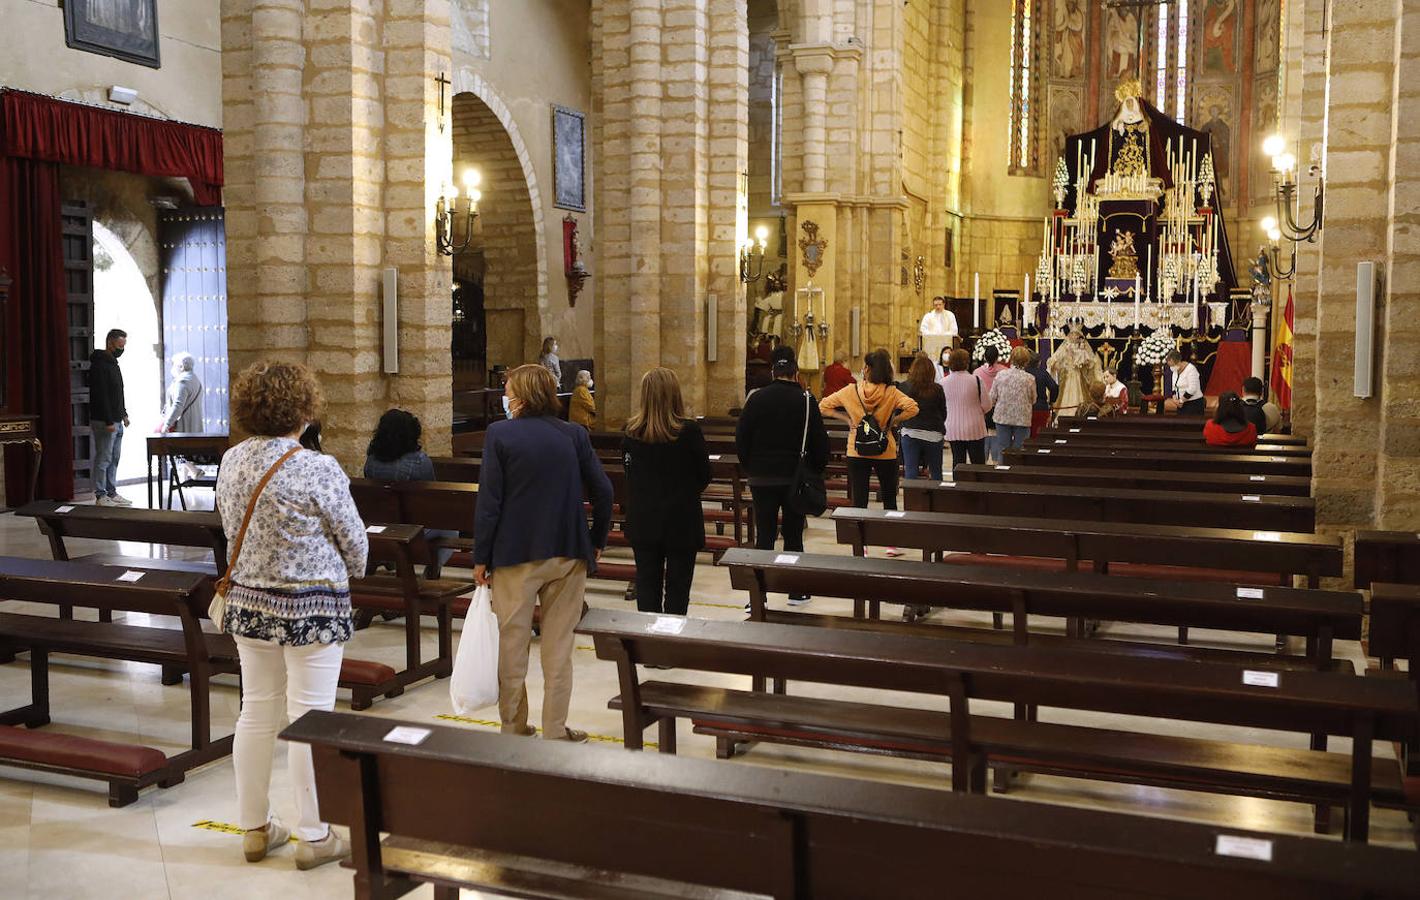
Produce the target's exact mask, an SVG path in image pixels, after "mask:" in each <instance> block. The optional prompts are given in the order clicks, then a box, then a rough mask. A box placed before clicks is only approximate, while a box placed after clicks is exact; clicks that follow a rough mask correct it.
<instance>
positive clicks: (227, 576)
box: [217, 444, 301, 594]
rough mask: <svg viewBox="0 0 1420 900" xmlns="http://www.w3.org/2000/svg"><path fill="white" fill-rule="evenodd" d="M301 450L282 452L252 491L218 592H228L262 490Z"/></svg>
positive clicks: (218, 582)
mask: <svg viewBox="0 0 1420 900" xmlns="http://www.w3.org/2000/svg"><path fill="white" fill-rule="evenodd" d="M300 450H301V445H300V444H297V445H296V446H294V447H292V448H291V449H290V450H287V451H286V452H285V453H283V454H281V458H280V459H278V460H277V461H276V462H274V463H272V464H271V468H269V469H267V470H266V474H265V475H263V476H261V480H260V481H258V482H257V483H256V490H254V491H252V492H251V499H250V500H248V501H247V511H246V515H244V516H242V527H241V528H239V529H237V541H236V543H234V544H233V545H232V555H231V556H230V557H228V558H227V571H225V572H223V573H222V577H221V578H219V579H217V593H219V594H225V593H227V588H228V587H230V586H231V583H232V573H233V572H234V571H236V568H237V557H239V556H241V555H242V541H243V540H245V539H246V536H247V526H248V525H250V524H251V514H252V512H254V511H255V510H256V501H257V500H258V499H260V497H261V492H262V491H263V490H265V489H266V483H267V482H268V481H270V480H271V476H273V475H275V474H276V470H277V469H279V468H281V467H282V466H283V465H285V463H286V460H288V459H290V458H291V457H293V456H295V455H296V454H297V453H299V452H300Z"/></svg>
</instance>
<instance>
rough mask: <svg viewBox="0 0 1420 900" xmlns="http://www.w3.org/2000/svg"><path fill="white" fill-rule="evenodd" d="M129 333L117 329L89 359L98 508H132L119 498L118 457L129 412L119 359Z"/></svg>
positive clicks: (128, 502)
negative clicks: (124, 401) (124, 395)
mask: <svg viewBox="0 0 1420 900" xmlns="http://www.w3.org/2000/svg"><path fill="white" fill-rule="evenodd" d="M127 343H128V332H126V331H121V330H120V329H117V328H115V329H113V330H111V331H110V332H109V333H108V336H107V337H106V338H104V347H103V349H102V350H95V351H94V352H93V355H92V356H90V357H89V424H90V425H92V426H93V429H94V503H95V505H97V506H132V505H133V503H132V501H129V500H125V499H124V498H123V497H120V496H119V495H118V456H119V452H120V450H122V448H123V429H124V428H126V427H127V426H128V408H127V407H126V406H125V405H124V403H123V372H121V371H119V368H118V358H119V357H120V356H122V355H123V345H124V344H127Z"/></svg>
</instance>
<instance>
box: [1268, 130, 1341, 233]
mask: <svg viewBox="0 0 1420 900" xmlns="http://www.w3.org/2000/svg"><path fill="white" fill-rule="evenodd" d="M1262 152H1264V153H1266V154H1267V155H1268V156H1270V157H1272V181H1273V184H1275V185H1276V187H1277V198H1276V201H1277V217H1276V219H1275V220H1274V221H1275V226H1274V227H1275V228H1276V230H1277V231H1279V232H1280V233H1281V236H1282V237H1285V238H1286V239H1287V240H1289V241H1292V242H1294V243H1296V242H1300V241H1307V242H1308V243H1311V242H1314V241H1315V240H1316V235H1317V232H1319V231H1321V228H1322V221H1323V213H1322V209H1323V207H1324V205H1325V201H1326V179H1325V178H1323V177H1322V175H1321V167H1320V166H1317V165H1313V166H1311V167H1309V168H1308V170H1307V171H1308V173H1309V174H1310V175H1312V176H1313V177H1314V178H1316V190H1315V191H1314V192H1313V194H1312V220H1311V222H1309V223H1308V224H1306V225H1298V224H1297V219H1296V216H1295V214H1294V213H1293V212H1292V209H1293V206H1294V204H1295V201H1296V195H1297V157H1295V156H1294V155H1292V154H1291V153H1289V152H1287V139H1286V138H1284V137H1282V136H1281V135H1280V134H1274V135H1272V136H1271V137H1269V138H1268V139H1267V140H1265V141H1263V142H1262Z"/></svg>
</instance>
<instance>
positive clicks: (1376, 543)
mask: <svg viewBox="0 0 1420 900" xmlns="http://www.w3.org/2000/svg"><path fill="white" fill-rule="evenodd" d="M1355 550H1356V566H1355V569H1356V571H1355V579H1356V582H1355V583H1356V587H1358V588H1368V587H1370V586H1371V583H1372V582H1376V581H1389V582H1395V583H1399V584H1420V534H1416V533H1415V532H1413V531H1358V532H1356V547H1355Z"/></svg>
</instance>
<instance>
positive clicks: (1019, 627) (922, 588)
mask: <svg viewBox="0 0 1420 900" xmlns="http://www.w3.org/2000/svg"><path fill="white" fill-rule="evenodd" d="M720 565H722V566H724V567H726V568H728V569H729V572H730V586H731V587H733V588H735V589H737V590H742V591H746V592H747V593H748V595H749V599H750V618H751V619H752V620H754V621H761V622H766V621H767V622H779V623H783V624H804V625H813V626H818V627H826V628H848V629H853V628H862V629H865V630H869V631H887V632H889V633H903V634H915V635H930V636H933V637H944V638H951V639H954V640H974V641H978V640H979V641H986V642H989V643H997V644H1007V643H1016V644H1043V645H1045V646H1057V645H1068V646H1071V647H1074V648H1077V649H1079V648H1087V649H1093V650H1097V651H1099V652H1105V653H1114V652H1123V653H1142V654H1144V655H1147V656H1156V657H1159V658H1169V659H1198V660H1203V661H1215V662H1216V661H1226V660H1232V661H1240V662H1244V663H1246V664H1248V665H1255V666H1262V667H1264V668H1266V667H1270V666H1275V665H1281V666H1289V667H1290V666H1302V667H1305V668H1313V669H1325V670H1333V671H1349V672H1353V673H1354V671H1355V669H1354V667H1353V666H1352V665H1351V664H1350V662H1349V661H1346V660H1335V659H1333V658H1332V646H1333V641H1335V640H1360V638H1361V619H1362V617H1363V615H1364V603H1363V601H1362V598H1361V595H1360V594H1358V593H1356V592H1354V591H1314V590H1302V589H1297V588H1277V587H1269V588H1266V589H1262V588H1258V589H1254V590H1249V589H1246V588H1245V589H1243V590H1244V596H1239V592H1238V589H1237V588H1236V587H1235V586H1233V585H1224V584H1218V583H1214V582H1190V581H1178V580H1165V579H1146V578H1127V577H1124V576H1119V575H1096V574H1094V573H1092V572H1076V573H1071V574H1068V575H1067V574H1059V573H1048V572H1037V571H1031V570H1027V569H1013V570H1008V569H1005V568H1002V567H999V566H943V565H938V564H936V563H928V562H912V561H908V560H886V559H866V558H863V557H850V558H844V557H842V556H831V555H822V554H809V553H776V552H774V551H771V550H747V549H739V550H731V551H730V552H729V553H726V554H725V556H724V557H723V558H722V559H721V560H720ZM771 593H773V594H806V595H811V596H814V597H838V598H843V599H849V600H855V601H867V609H868V615H869V618H866V619H862V618H856V619H855V618H848V617H844V616H835V615H822V614H816V613H808V612H803V611H799V610H777V609H769V607H768V605H767V601H768V595H769V594H771ZM884 602H886V603H903V604H909V605H921V606H928V607H931V608H933V609H960V610H973V611H980V612H992V613H1001V614H1005V615H1010V616H1012V630H1011V632H1009V633H1003V632H999V631H995V630H990V629H983V628H972V627H967V626H962V627H955V626H953V627H947V626H937V625H933V626H927V627H923V626H918V625H912V626H909V625H905V624H903V623H895V622H883V621H881V620H880V619H878V618H877V614H878V612H879V608H880V604H881V603H884ZM1041 616H1045V617H1059V618H1064V619H1066V620H1067V622H1069V621H1076V620H1081V619H1104V620H1109V621H1119V622H1136V623H1142V624H1149V625H1175V626H1194V627H1197V628H1209V629H1215V630H1219V631H1234V632H1239V633H1246V634H1278V633H1281V634H1287V635H1292V636H1296V637H1300V638H1302V639H1303V640H1304V643H1305V647H1306V653H1307V655H1306V656H1304V657H1296V656H1288V655H1277V654H1265V653H1254V652H1250V651H1238V650H1214V649H1199V648H1192V647H1170V646H1167V645H1163V644H1153V643H1145V642H1141V641H1140V640H1139V639H1137V638H1125V639H1112V640H1089V641H1081V640H1077V639H1074V638H1071V637H1068V636H1067V637H1064V638H1062V637H1059V636H1057V635H1052V634H1045V635H1042V634H1040V633H1039V632H1032V631H1031V630H1030V624H1031V622H1032V621H1033V620H1032V617H1041ZM1035 621H1038V618H1037V619H1035Z"/></svg>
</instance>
